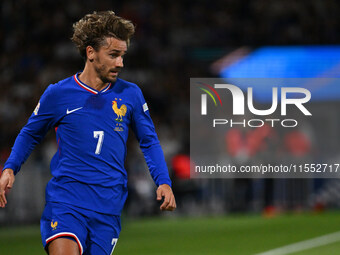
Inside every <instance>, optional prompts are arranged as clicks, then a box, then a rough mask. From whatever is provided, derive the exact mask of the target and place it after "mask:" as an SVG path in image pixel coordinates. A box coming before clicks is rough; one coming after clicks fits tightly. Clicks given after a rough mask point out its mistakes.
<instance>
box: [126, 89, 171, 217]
mask: <svg viewBox="0 0 340 255" xmlns="http://www.w3.org/2000/svg"><path fill="white" fill-rule="evenodd" d="M138 92H139V93H137V99H136V103H135V109H134V111H133V115H132V123H131V124H132V125H131V126H132V129H133V131H134V133H135V135H136V137H137V140H138V142H139V145H140V148H141V150H142V152H143V154H144V158H145V161H146V163H147V165H148V168H149V171H150V174H151V176H152V178H153V180H154V182H155V183H156V185H157V186H158V188H157V191H156V194H157V200H162V198H164V201H163V203H162V204H161V206H160V209H161V210H162V211H163V210H167V211H173V210H174V209H175V208H176V201H175V196H174V194H173V192H172V188H171V180H170V177H169V172H168V168H167V165H166V162H165V158H164V154H163V150H162V147H161V145H160V144H159V140H158V137H157V134H156V131H155V127H154V124H153V122H152V119H151V117H150V113H149V109H148V106H147V104H146V103H145V99H144V97H143V94H142V92H141V91H140V90H139V91H138Z"/></svg>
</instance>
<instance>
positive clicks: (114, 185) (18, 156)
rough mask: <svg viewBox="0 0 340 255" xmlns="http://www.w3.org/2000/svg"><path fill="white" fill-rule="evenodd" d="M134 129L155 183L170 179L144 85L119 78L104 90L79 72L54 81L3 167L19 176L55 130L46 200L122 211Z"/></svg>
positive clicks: (164, 182)
mask: <svg viewBox="0 0 340 255" xmlns="http://www.w3.org/2000/svg"><path fill="white" fill-rule="evenodd" d="M129 127H131V128H132V129H133V131H134V133H135V135H136V137H137V139H138V142H139V144H140V147H141V149H142V151H143V154H144V157H145V160H146V163H147V165H148V167H149V170H150V173H151V176H152V178H153V180H154V181H155V183H156V185H161V184H169V185H171V181H170V178H169V174H168V169H167V166H166V163H165V160H164V155H163V151H162V149H161V147H160V144H159V140H158V138H157V135H156V132H155V128H154V125H153V122H152V120H151V117H150V114H149V111H148V107H147V104H146V103H145V100H144V97H143V94H142V92H141V90H140V88H139V87H138V86H137V85H135V84H133V83H130V82H127V81H124V80H122V79H117V81H116V82H115V83H114V84H109V85H108V86H107V87H106V88H104V89H103V90H101V91H97V90H95V89H93V88H91V87H89V86H87V85H86V84H84V83H82V82H81V81H80V80H79V78H78V74H76V75H74V76H72V77H69V78H67V79H65V80H62V81H60V82H58V83H56V84H52V85H50V86H49V87H48V88H47V89H46V90H45V92H44V94H43V95H42V96H41V98H40V101H39V103H38V105H37V107H36V109H35V110H34V112H33V114H32V115H31V117H30V118H29V120H28V123H27V124H26V125H25V127H24V128H23V129H22V130H21V132H20V133H19V135H18V137H17V139H16V141H15V143H14V146H13V148H12V152H11V155H10V157H9V158H8V160H7V162H6V164H5V166H4V169H6V168H11V169H13V170H14V172H15V174H16V173H17V172H18V171H19V170H20V167H21V165H22V164H23V163H24V161H25V160H26V159H27V157H28V156H29V155H30V153H31V151H32V150H33V148H34V146H35V145H36V144H37V143H39V142H40V141H41V140H42V138H43V137H44V136H45V134H46V133H47V131H48V130H49V129H51V128H55V130H56V139H57V143H58V150H57V152H56V154H55V155H54V157H53V159H52V161H51V165H50V168H51V173H52V175H53V178H52V179H51V180H50V181H49V183H48V185H47V187H46V200H47V201H53V202H63V203H69V204H72V205H75V206H79V207H82V208H86V209H90V210H94V211H98V212H102V213H108V214H114V215H119V214H120V213H121V210H122V208H123V205H124V203H125V200H126V197H127V173H126V170H125V168H124V161H125V158H126V151H127V150H126V142H127V138H128V130H129Z"/></svg>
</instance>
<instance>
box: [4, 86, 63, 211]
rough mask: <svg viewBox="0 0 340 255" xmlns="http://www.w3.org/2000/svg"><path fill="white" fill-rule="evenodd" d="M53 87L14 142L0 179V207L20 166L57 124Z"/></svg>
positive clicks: (46, 93)
mask: <svg viewBox="0 0 340 255" xmlns="http://www.w3.org/2000/svg"><path fill="white" fill-rule="evenodd" d="M55 86H57V85H50V86H49V87H48V88H47V89H46V90H45V92H44V94H43V95H42V96H41V98H40V101H39V103H38V105H37V107H36V109H35V110H34V112H33V114H32V115H31V117H30V118H29V120H28V122H27V124H26V125H25V126H24V127H23V128H22V129H21V131H20V133H19V135H18V136H17V138H16V140H15V143H14V145H13V147H12V151H11V154H10V156H9V158H8V159H7V161H6V163H5V165H4V168H3V169H4V170H3V172H2V175H1V177H0V207H4V206H5V204H6V202H7V201H6V197H5V191H6V190H7V189H9V188H12V186H13V183H14V176H15V175H16V174H17V173H18V172H19V170H20V168H21V165H22V164H23V163H24V162H25V161H26V159H27V158H28V157H29V155H30V154H31V152H32V150H33V149H34V147H35V145H36V144H38V143H40V141H41V140H42V139H43V137H44V136H45V135H46V133H47V131H48V130H49V129H50V128H51V127H53V126H54V125H55V124H56V123H57V118H56V108H57V100H56V97H57V95H56V93H55V91H56V89H55Z"/></svg>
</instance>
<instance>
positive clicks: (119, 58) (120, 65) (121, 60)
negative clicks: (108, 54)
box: [116, 56, 124, 67]
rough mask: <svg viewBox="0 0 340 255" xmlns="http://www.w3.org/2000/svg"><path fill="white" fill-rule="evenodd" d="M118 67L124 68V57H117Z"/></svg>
mask: <svg viewBox="0 0 340 255" xmlns="http://www.w3.org/2000/svg"><path fill="white" fill-rule="evenodd" d="M116 66H117V67H123V66H124V64H123V57H122V56H119V57H117V59H116Z"/></svg>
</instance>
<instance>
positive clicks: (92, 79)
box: [78, 65, 109, 91]
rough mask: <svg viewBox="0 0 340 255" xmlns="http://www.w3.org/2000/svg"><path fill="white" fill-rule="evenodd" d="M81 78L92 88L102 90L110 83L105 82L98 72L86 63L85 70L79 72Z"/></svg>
mask: <svg viewBox="0 0 340 255" xmlns="http://www.w3.org/2000/svg"><path fill="white" fill-rule="evenodd" d="M78 77H79V79H80V80H81V81H82V82H83V83H85V84H86V85H88V86H90V87H91V88H93V89H95V90H97V91H101V90H102V89H104V88H105V87H106V86H107V85H108V84H109V83H104V82H103V81H102V80H101V79H100V78H99V77H98V76H97V74H96V72H95V70H94V69H92V68H89V67H88V65H85V68H84V71H83V72H82V73H81V74H79V76H78Z"/></svg>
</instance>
